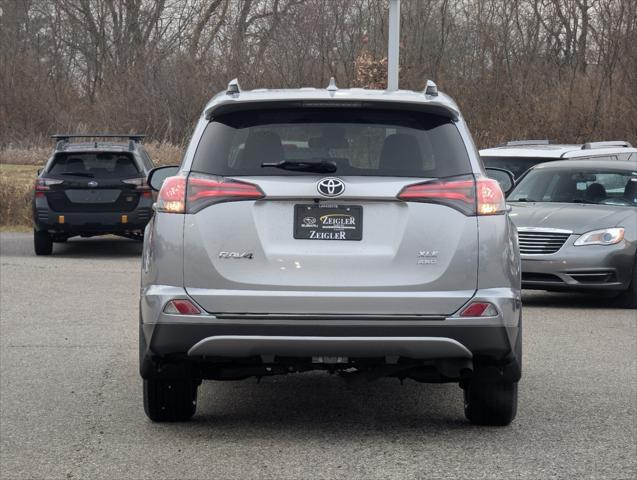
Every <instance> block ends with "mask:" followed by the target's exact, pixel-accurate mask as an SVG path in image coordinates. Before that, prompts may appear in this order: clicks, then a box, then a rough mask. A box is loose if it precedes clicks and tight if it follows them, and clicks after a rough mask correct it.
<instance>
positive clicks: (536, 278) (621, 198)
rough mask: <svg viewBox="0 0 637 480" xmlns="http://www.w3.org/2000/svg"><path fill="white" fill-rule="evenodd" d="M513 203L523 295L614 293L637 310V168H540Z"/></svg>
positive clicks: (610, 164) (560, 164) (587, 163)
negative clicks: (535, 292) (539, 292)
mask: <svg viewBox="0 0 637 480" xmlns="http://www.w3.org/2000/svg"><path fill="white" fill-rule="evenodd" d="M507 200H508V203H509V204H510V205H511V207H512V212H511V218H512V219H513V221H514V223H515V224H516V226H517V228H518V235H519V241H520V253H521V258H522V286H523V288H532V289H542V290H588V291H591V290H594V291H610V292H616V293H617V295H618V302H619V303H620V304H621V305H623V306H627V307H633V308H634V307H635V306H636V305H637V267H636V260H635V258H636V251H637V162H618V161H599V160H597V161H591V160H568V161H557V162H551V163H544V164H540V165H537V166H536V167H534V168H532V169H531V170H529V171H528V173H527V174H526V175H525V176H524V177H522V179H521V180H520V181H519V183H518V184H517V186H516V187H515V189H514V190H513V191H512V192H511V193H510V194H509V196H508V199H507Z"/></svg>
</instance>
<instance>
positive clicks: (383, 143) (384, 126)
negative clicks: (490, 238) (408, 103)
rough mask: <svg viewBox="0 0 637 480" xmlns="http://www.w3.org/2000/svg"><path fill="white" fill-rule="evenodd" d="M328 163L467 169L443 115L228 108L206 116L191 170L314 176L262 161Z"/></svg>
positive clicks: (355, 167) (396, 170)
mask: <svg viewBox="0 0 637 480" xmlns="http://www.w3.org/2000/svg"><path fill="white" fill-rule="evenodd" d="M283 160H287V161H312V162H319V161H321V160H327V161H329V162H333V163H335V164H336V166H337V170H336V172H335V174H337V175H377V176H409V177H412V176H413V177H449V176H454V175H462V174H466V173H471V165H470V161H469V157H468V155H467V151H466V149H465V146H464V142H463V140H462V138H461V136H460V133H459V132H458V129H457V128H456V126H455V125H454V124H453V122H452V121H451V120H449V119H447V118H444V117H440V116H436V115H431V114H425V113H418V112H403V111H401V112H395V111H383V110H369V109H350V108H347V109H345V108H342V109H321V108H315V109H307V108H306V109H288V110H259V111H243V112H234V113H229V114H226V115H223V116H220V117H217V118H215V119H214V120H213V121H211V122H210V123H209V124H208V126H207V127H206V130H205V131H204V134H203V137H202V139H201V141H200V143H199V146H198V148H197V152H196V154H195V158H194V163H193V167H192V170H193V171H199V172H203V173H209V174H214V175H222V176H236V175H250V176H254V175H308V174H309V175H316V173H308V172H298V171H289V170H282V169H274V168H268V167H262V163H264V162H265V163H274V162H280V161H283Z"/></svg>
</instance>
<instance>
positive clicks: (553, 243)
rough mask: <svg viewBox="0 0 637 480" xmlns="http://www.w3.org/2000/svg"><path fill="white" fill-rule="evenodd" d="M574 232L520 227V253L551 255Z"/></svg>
mask: <svg viewBox="0 0 637 480" xmlns="http://www.w3.org/2000/svg"><path fill="white" fill-rule="evenodd" d="M571 233H572V232H569V231H567V230H536V229H525V228H518V238H519V240H520V253H522V254H524V255H550V254H551V253H556V252H557V251H558V250H559V249H560V248H562V245H564V244H565V243H566V240H568V237H570V236H571Z"/></svg>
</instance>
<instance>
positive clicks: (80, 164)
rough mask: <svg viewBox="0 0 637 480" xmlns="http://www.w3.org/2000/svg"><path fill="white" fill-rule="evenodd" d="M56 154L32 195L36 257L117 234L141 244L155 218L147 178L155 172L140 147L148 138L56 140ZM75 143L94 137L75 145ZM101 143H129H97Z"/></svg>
mask: <svg viewBox="0 0 637 480" xmlns="http://www.w3.org/2000/svg"><path fill="white" fill-rule="evenodd" d="M52 138H54V139H56V140H57V143H56V146H55V150H54V152H53V155H51V157H50V158H49V159H48V161H47V162H46V165H45V166H44V168H42V169H41V170H40V172H39V174H38V178H37V179H36V182H35V189H34V194H33V226H34V230H33V241H34V248H35V253H36V255H50V254H51V253H52V252H53V243H54V242H64V241H66V240H67V239H68V238H70V237H73V236H77V235H80V236H83V237H90V236H93V235H105V234H115V235H121V236H124V237H129V238H134V239H139V240H141V239H142V238H143V231H144V228H145V227H146V224H147V223H148V222H149V220H150V218H151V215H152V205H153V194H152V191H151V190H150V188H149V187H148V186H147V184H146V176H147V174H148V172H149V171H150V170H151V169H152V168H153V167H154V165H153V162H152V161H151V159H150V157H149V155H148V153H147V152H146V150H145V149H144V148H143V147H142V145H141V144H140V143H139V142H140V140H141V139H142V138H143V135H113V134H95V135H53V136H52ZM72 138H91V139H96V140H95V141H92V142H88V143H72V142H70V140H71V139H72ZM102 138H108V139H111V138H120V139H122V138H123V139H127V140H128V141H126V142H122V143H120V142H113V141H108V142H101V141H100V142H98V141H97V139H102Z"/></svg>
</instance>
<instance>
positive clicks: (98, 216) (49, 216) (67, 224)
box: [33, 199, 153, 234]
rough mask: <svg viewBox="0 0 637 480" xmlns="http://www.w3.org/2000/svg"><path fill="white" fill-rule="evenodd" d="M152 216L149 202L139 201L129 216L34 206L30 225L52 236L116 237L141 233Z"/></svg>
mask: <svg viewBox="0 0 637 480" xmlns="http://www.w3.org/2000/svg"><path fill="white" fill-rule="evenodd" d="M152 213H153V210H152V199H140V202H139V205H138V206H137V208H135V209H134V210H131V211H128V212H71V213H66V212H54V211H52V210H51V209H50V208H48V206H44V205H37V204H36V207H35V208H34V212H33V223H34V226H35V228H36V230H48V231H50V232H55V233H69V234H79V233H117V232H126V231H131V230H143V229H144V227H145V226H146V224H148V222H149V221H150V218H151V216H152Z"/></svg>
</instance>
